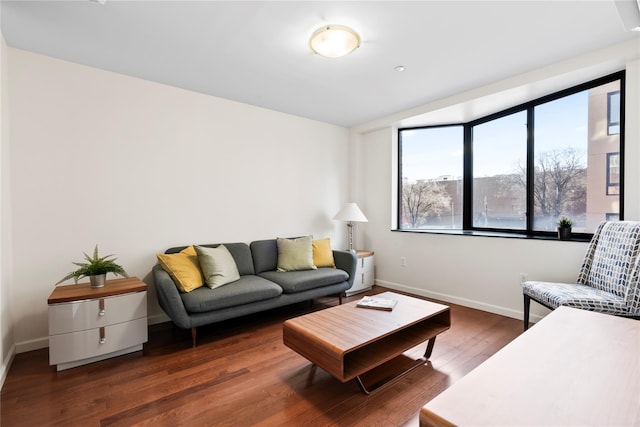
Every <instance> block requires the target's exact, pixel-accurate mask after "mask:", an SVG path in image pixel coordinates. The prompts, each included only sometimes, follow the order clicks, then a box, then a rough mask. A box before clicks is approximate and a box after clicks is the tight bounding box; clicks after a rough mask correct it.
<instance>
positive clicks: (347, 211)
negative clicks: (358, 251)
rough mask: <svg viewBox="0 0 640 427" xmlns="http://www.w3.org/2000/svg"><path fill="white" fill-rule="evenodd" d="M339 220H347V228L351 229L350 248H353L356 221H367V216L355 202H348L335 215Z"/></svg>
mask: <svg viewBox="0 0 640 427" xmlns="http://www.w3.org/2000/svg"><path fill="white" fill-rule="evenodd" d="M333 219H337V220H338V221H347V227H348V228H347V230H348V231H349V250H350V251H352V250H353V227H355V224H354V222H367V221H368V220H367V217H366V216H364V214H363V213H362V211H361V210H360V208H359V207H358V205H357V204H355V203H347V204H346V205H345V206H344V207H343V208H342V209H340V212H338V213H337V214H336V216H334V217H333Z"/></svg>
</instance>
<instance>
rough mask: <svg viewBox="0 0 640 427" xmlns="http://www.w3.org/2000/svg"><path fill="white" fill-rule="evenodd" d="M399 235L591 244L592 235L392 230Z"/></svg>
mask: <svg viewBox="0 0 640 427" xmlns="http://www.w3.org/2000/svg"><path fill="white" fill-rule="evenodd" d="M391 231H395V232H399V233H417V234H448V235H452V236H481V237H502V238H507V239H527V240H556V241H558V242H589V241H590V240H591V234H584V233H575V234H573V235H572V236H571V238H570V239H568V240H560V239H558V236H557V235H556V234H551V233H549V234H533V235H532V234H525V233H518V232H513V233H511V232H506V231H487V230H459V229H458V230H439V229H425V230H398V229H395V230H391Z"/></svg>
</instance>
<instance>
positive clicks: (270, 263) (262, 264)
mask: <svg viewBox="0 0 640 427" xmlns="http://www.w3.org/2000/svg"><path fill="white" fill-rule="evenodd" d="M249 247H250V248H251V256H252V257H253V269H254V271H255V274H260V273H262V272H263V271H274V270H275V269H276V268H278V244H277V243H276V239H269V240H254V241H253V242H251V244H250V245H249Z"/></svg>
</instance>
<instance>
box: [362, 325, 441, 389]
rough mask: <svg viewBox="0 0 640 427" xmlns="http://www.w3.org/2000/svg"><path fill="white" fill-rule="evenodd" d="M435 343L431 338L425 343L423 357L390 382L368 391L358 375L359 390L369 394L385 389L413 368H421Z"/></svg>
mask: <svg viewBox="0 0 640 427" xmlns="http://www.w3.org/2000/svg"><path fill="white" fill-rule="evenodd" d="M435 343H436V337H433V338H431V339H430V340H429V341H428V342H427V349H426V350H425V352H424V356H423V357H421V358H419V359H417V360H415V362H416V363H415V364H414V365H412V366H410V367H409V368H408V369H406V370H404V371H402V372H400V373H398V374H397V375H396V376H394V377H393V378H391V379H390V380H388V381H386V382H384V383H381V384H379V385H376V386H375V387H373V388H371V389H368V388H367V386H366V385H365V384H364V382H363V381H362V379H361V378H360V375H358V376H357V377H356V380H357V381H358V385H359V386H360V389H362V391H363V392H364V393H365V394H371V393H373V392H374V391H376V390H378V389H381V388H383V387H386V386H388V385H390V384H392V383H394V382H396V381H397V380H399V379H400V378H402V377H403V376H405V375H406V374H408V373H409V372H411V371H413V370H414V369H415V368H417V367H419V366H422V365H424V364H425V362H427V360H428V359H429V358H430V357H431V353H433V346H434V345H435Z"/></svg>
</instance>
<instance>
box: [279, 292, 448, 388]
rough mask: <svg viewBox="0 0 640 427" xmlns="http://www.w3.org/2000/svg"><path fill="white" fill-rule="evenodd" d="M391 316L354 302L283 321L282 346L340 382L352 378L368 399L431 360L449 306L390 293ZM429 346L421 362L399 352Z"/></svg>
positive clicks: (387, 312)
mask: <svg viewBox="0 0 640 427" xmlns="http://www.w3.org/2000/svg"><path fill="white" fill-rule="evenodd" d="M376 296H379V297H381V298H392V299H395V300H397V301H398V304H397V305H396V307H395V308H394V309H393V311H382V310H373V309H368V308H359V307H356V304H357V301H354V302H351V303H348V304H343V305H339V306H336V307H332V308H328V309H325V310H321V311H317V312H314V313H310V314H307V315H304V316H300V317H296V318H293V319H289V320H287V321H285V322H284V325H283V340H284V344H285V345H286V346H287V347H289V348H291V349H292V350H294V351H296V352H297V353H299V354H301V355H302V356H304V357H305V358H307V359H308V360H309V361H311V363H313V364H314V365H317V366H319V367H321V368H322V369H324V370H325V371H327V372H329V373H330V374H331V375H333V376H334V377H336V378H337V379H339V380H340V381H342V382H347V381H350V380H352V379H356V380H357V381H358V384H359V385H360V387H361V388H362V390H363V391H364V392H365V393H367V394H369V393H371V392H372V391H374V390H376V389H378V388H380V387H382V386H383V385H387V384H389V383H391V382H392V381H394V380H396V379H398V378H400V377H401V376H402V375H404V374H405V373H407V372H409V371H410V370H411V369H413V368H416V367H418V366H420V365H422V364H424V362H425V361H426V360H427V359H428V358H429V357H430V356H431V352H432V350H433V345H434V343H435V340H436V335H438V334H439V333H441V332H444V331H446V330H447V329H449V327H450V325H451V318H450V314H449V307H448V306H446V305H442V304H436V303H433V302H429V301H425V300H421V299H418V298H412V297H409V296H406V295H400V294H396V293H393V292H384V293H382V294H378V295H376ZM425 341H429V342H428V344H427V349H426V351H425V353H424V357H422V358H420V359H417V360H414V359H410V358H409V357H407V356H405V355H403V353H404V352H405V351H407V350H409V349H411V348H413V347H415V346H417V345H419V344H421V343H423V342H425Z"/></svg>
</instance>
